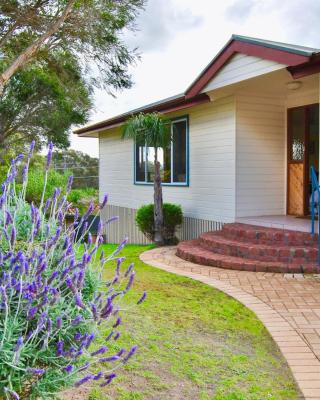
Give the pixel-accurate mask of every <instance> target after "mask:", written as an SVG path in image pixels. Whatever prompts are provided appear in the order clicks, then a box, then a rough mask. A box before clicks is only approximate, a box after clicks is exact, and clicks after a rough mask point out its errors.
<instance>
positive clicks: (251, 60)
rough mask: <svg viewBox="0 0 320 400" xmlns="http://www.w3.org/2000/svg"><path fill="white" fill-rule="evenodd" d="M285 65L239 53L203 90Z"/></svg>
mask: <svg viewBox="0 0 320 400" xmlns="http://www.w3.org/2000/svg"><path fill="white" fill-rule="evenodd" d="M285 67H286V65H283V64H278V63H276V62H274V61H269V60H263V59H262V58H259V57H254V56H247V55H245V54H240V53H238V54H235V55H234V56H233V57H231V59H230V60H229V61H228V62H227V64H226V65H225V66H223V67H222V68H221V70H220V71H218V73H217V74H216V75H215V76H214V78H213V79H212V80H211V81H210V82H209V83H208V85H207V86H206V87H205V88H204V89H203V90H202V91H203V92H209V91H210V90H214V89H218V88H221V87H223V86H227V85H232V84H233V83H237V82H240V81H244V80H246V79H250V78H254V77H255V76H259V75H264V74H267V73H269V72H273V71H277V70H278V69H282V68H285Z"/></svg>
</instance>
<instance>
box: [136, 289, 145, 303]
mask: <svg viewBox="0 0 320 400" xmlns="http://www.w3.org/2000/svg"><path fill="white" fill-rule="evenodd" d="M146 298H147V292H146V291H144V292H143V294H142V296H141V297H140V299H139V300H138V301H137V304H141V303H143V302H144V301H145V299H146Z"/></svg>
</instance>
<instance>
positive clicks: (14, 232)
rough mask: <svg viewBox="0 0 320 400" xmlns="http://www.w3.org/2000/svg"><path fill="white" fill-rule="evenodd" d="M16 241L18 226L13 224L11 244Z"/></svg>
mask: <svg viewBox="0 0 320 400" xmlns="http://www.w3.org/2000/svg"><path fill="white" fill-rule="evenodd" d="M15 241H16V228H15V227H14V226H12V228H11V235H10V244H11V246H13V245H14V242H15Z"/></svg>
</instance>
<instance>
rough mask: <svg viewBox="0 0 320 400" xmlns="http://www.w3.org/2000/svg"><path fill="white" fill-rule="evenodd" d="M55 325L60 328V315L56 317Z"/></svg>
mask: <svg viewBox="0 0 320 400" xmlns="http://www.w3.org/2000/svg"><path fill="white" fill-rule="evenodd" d="M56 325H57V328H58V329H61V327H62V318H61V317H57V319H56Z"/></svg>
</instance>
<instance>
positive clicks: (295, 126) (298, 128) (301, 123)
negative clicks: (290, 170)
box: [290, 108, 305, 162]
mask: <svg viewBox="0 0 320 400" xmlns="http://www.w3.org/2000/svg"><path fill="white" fill-rule="evenodd" d="M304 129H305V112H304V109H303V108H297V109H295V110H292V114H291V144H290V152H291V161H301V162H302V161H303V159H304Z"/></svg>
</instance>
